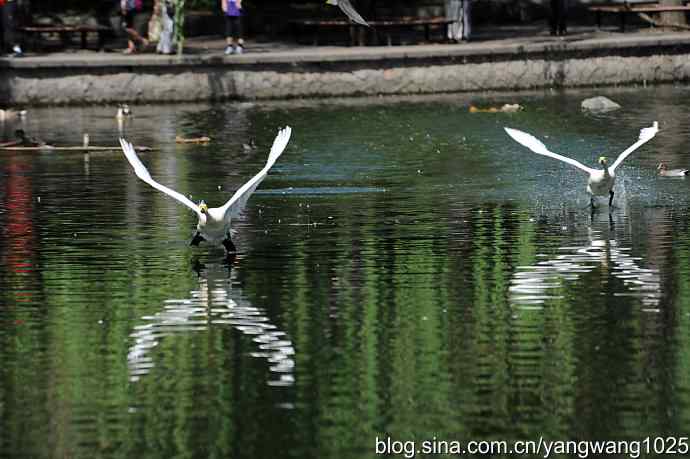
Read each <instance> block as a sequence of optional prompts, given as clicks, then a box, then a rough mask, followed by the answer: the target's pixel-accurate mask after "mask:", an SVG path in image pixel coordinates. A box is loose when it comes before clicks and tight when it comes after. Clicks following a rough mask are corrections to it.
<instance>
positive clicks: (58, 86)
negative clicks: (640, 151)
mask: <svg viewBox="0 0 690 459" xmlns="http://www.w3.org/2000/svg"><path fill="white" fill-rule="evenodd" d="M0 68H2V76H0V103H4V104H16V105H56V104H93V103H108V102H119V101H130V102H135V101H136V102H188V101H200V100H221V99H266V98H291V97H327V96H350V95H374V94H409V93H434V92H460V91H478V90H501V89H506V90H516V89H531V88H539V87H569V86H573V87H574V86H598V85H622V84H635V83H642V82H646V83H662V82H673V81H684V80H687V79H689V77H690V33H670V34H632V35H620V34H616V35H615V36H610V35H606V36H604V37H596V36H595V37H583V38H580V39H572V41H564V40H557V39H550V38H549V37H533V38H532V39H531V40H528V41H525V40H522V41H518V40H512V41H501V42H488V43H476V44H475V43H472V44H464V45H421V46H400V47H370V48H333V47H328V48H323V47H322V48H301V49H293V50H286V51H281V52H266V53H254V54H246V55H242V56H224V55H222V54H220V53H215V54H208V53H206V54H199V55H187V56H183V57H182V58H177V57H169V56H157V55H140V56H124V55H112V54H95V53H91V54H73V55H60V56H59V57H56V56H53V55H51V56H46V57H27V58H24V59H8V58H5V59H0Z"/></svg>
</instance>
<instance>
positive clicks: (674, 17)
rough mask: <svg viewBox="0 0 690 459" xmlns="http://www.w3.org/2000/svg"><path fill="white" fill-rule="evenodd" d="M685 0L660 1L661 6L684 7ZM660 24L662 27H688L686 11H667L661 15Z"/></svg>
mask: <svg viewBox="0 0 690 459" xmlns="http://www.w3.org/2000/svg"><path fill="white" fill-rule="evenodd" d="M682 5H683V0H659V6H682ZM659 24H660V25H661V26H664V25H668V26H674V25H679V26H687V24H688V22H687V20H686V19H685V11H665V12H663V13H661V14H660V15H659Z"/></svg>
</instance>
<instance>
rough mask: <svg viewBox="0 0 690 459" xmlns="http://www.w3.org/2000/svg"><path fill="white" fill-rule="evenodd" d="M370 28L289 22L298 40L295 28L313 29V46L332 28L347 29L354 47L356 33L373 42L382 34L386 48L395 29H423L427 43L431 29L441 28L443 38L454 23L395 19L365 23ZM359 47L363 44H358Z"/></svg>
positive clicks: (439, 19) (337, 22) (434, 19)
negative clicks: (365, 34)
mask: <svg viewBox="0 0 690 459" xmlns="http://www.w3.org/2000/svg"><path fill="white" fill-rule="evenodd" d="M367 22H368V23H369V25H370V26H371V28H369V27H365V26H362V25H359V24H355V23H353V22H350V21H345V20H318V19H305V20H295V21H291V24H292V25H293V27H294V28H295V33H294V35H295V37H296V39H297V38H298V33H297V30H296V29H297V28H303V29H305V28H306V29H313V40H312V44H313V45H318V44H319V37H320V32H322V31H323V30H324V29H334V28H348V29H349V31H350V44H351V45H354V44H356V43H355V42H356V41H357V37H358V32H360V31H362V30H364V31H371V32H372V33H373V34H374V36H375V41H376V42H378V41H379V40H378V39H379V33H382V34H383V35H384V37H385V39H386V43H387V44H388V46H391V45H392V44H393V39H392V32H393V31H394V30H395V29H407V28H416V27H423V28H424V39H425V40H426V41H427V42H428V41H431V29H432V28H438V27H441V28H442V29H443V37H444V39H445V37H447V36H448V25H449V24H452V23H453V22H454V21H453V20H451V19H446V18H442V17H431V18H396V19H385V20H379V21H367ZM359 44H360V45H361V44H363V43H361V42H360V43H359Z"/></svg>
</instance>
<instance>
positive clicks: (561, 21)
mask: <svg viewBox="0 0 690 459" xmlns="http://www.w3.org/2000/svg"><path fill="white" fill-rule="evenodd" d="M560 4H561V5H560V14H559V17H558V34H559V35H565V34H566V32H567V31H568V30H567V29H568V27H567V20H568V0H560Z"/></svg>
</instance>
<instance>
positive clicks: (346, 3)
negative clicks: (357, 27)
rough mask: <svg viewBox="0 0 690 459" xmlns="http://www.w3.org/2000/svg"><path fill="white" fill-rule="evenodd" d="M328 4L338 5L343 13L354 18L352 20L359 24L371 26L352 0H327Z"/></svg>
mask: <svg viewBox="0 0 690 459" xmlns="http://www.w3.org/2000/svg"><path fill="white" fill-rule="evenodd" d="M326 4H327V5H333V6H337V7H338V8H340V10H341V11H342V12H343V13H345V14H346V15H347V17H349V18H350V19H352V21H354V22H356V23H357V24H361V25H363V26H367V27H369V24H368V23H367V21H365V20H364V18H363V17H362V16H361V15H360V14H359V13H358V12H357V10H355V8H354V7H353V6H352V3H350V0H326Z"/></svg>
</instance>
